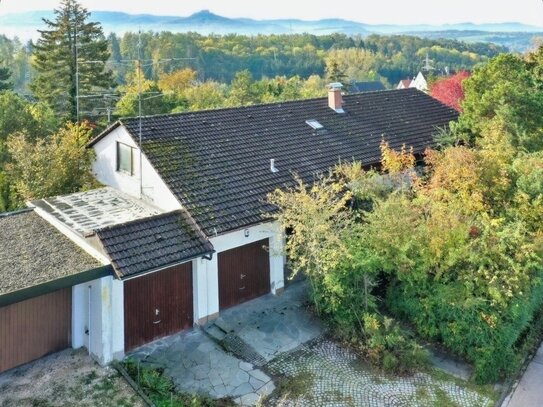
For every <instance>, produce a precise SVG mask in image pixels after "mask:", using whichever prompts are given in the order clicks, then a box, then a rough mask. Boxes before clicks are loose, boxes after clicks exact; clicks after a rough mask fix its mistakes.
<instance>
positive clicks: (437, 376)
mask: <svg viewBox="0 0 543 407" xmlns="http://www.w3.org/2000/svg"><path fill="white" fill-rule="evenodd" d="M428 374H429V375H430V376H431V377H432V379H434V380H440V381H444V382H453V383H454V384H456V385H457V386H458V387H462V388H465V389H468V390H471V391H474V392H475V393H478V394H480V395H481V396H485V397H487V398H489V399H490V400H491V401H492V403H490V404H491V405H494V404H495V403H496V402H497V401H498V398H499V396H500V394H499V393H498V392H497V391H496V390H494V386H493V385H492V384H477V383H474V382H472V381H465V380H462V379H459V378H458V377H455V376H452V375H450V374H448V373H446V372H444V371H443V370H440V369H428ZM438 390H439V391H442V390H441V389H436V396H437V395H438ZM445 395H446V394H445ZM452 405H453V406H455V404H452ZM445 406H447V407H448V406H449V405H447V404H445Z"/></svg>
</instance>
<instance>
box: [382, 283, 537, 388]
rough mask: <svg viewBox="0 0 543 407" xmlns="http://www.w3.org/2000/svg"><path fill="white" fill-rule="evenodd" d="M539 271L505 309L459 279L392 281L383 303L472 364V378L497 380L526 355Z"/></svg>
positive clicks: (534, 308) (514, 369)
mask: <svg viewBox="0 0 543 407" xmlns="http://www.w3.org/2000/svg"><path fill="white" fill-rule="evenodd" d="M542 278H543V272H541V273H540V274H539V278H538V280H536V284H534V285H533V286H532V289H531V292H529V293H524V295H523V296H522V297H520V298H516V299H515V300H513V301H511V303H510V305H509V306H508V307H507V308H505V309H503V310H502V309H497V308H495V307H494V308H493V307H491V306H490V305H489V304H488V303H487V302H486V301H483V300H481V299H477V298H476V297H474V296H473V295H471V293H470V291H469V290H468V289H467V288H466V287H465V286H464V285H462V284H460V283H458V282H454V283H446V284H438V283H428V284H426V285H411V284H407V283H402V282H395V283H394V284H392V285H391V286H390V287H389V289H388V293H387V304H388V306H389V308H390V310H391V312H392V313H393V314H395V315H396V316H398V317H401V318H404V319H407V320H409V321H411V322H412V323H413V324H414V325H415V327H416V329H417V331H418V332H419V333H420V334H421V335H422V336H424V337H426V338H429V339H431V340H436V341H439V342H441V343H443V344H444V345H445V346H446V347H447V348H448V349H450V350H451V351H453V352H454V353H456V354H458V355H461V356H463V357H465V358H466V359H467V360H468V361H470V362H472V363H473V364H474V377H473V378H474V380H475V381H476V382H478V383H489V382H495V381H497V380H499V379H500V378H503V377H504V376H506V375H511V374H514V373H515V372H516V371H517V370H518V369H519V367H520V365H521V363H522V360H523V359H524V356H525V355H524V354H523V353H522V352H521V349H524V348H523V346H522V345H523V340H524V338H526V337H527V336H529V332H530V330H531V329H535V328H536V327H535V326H534V325H531V322H532V320H533V319H534V317H535V316H536V315H537V314H538V312H539V311H540V310H541V307H542V305H543V284H541V279H542Z"/></svg>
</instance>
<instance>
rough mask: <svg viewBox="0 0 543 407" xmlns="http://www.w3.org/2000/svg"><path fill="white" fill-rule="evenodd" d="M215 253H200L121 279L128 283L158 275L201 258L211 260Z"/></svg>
mask: <svg viewBox="0 0 543 407" xmlns="http://www.w3.org/2000/svg"><path fill="white" fill-rule="evenodd" d="M213 253H215V250H213V251H210V252H206V253H200V254H198V255H196V256H192V257H188V258H186V259H184V260H181V261H178V262H176V263H172V264H168V265H167V266H162V267H158V268H154V269H151V270H147V271H142V272H141V273H137V274H131V275H129V276H126V277H121V278H120V279H121V280H122V281H128V280H132V279H134V278H138V277H143V276H146V275H147V274H151V273H156V272H157V271H162V270H166V269H169V268H171V267H175V266H180V265H181V264H185V263H188V262H189V261H192V260H194V259H197V258H199V257H202V258H204V259H206V260H211V259H212V258H213Z"/></svg>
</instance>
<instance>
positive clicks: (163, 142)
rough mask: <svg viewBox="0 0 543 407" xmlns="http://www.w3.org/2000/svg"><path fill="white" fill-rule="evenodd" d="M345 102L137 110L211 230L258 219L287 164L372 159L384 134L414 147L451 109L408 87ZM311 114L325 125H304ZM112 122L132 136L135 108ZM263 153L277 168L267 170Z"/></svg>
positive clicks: (286, 180)
mask: <svg viewBox="0 0 543 407" xmlns="http://www.w3.org/2000/svg"><path fill="white" fill-rule="evenodd" d="M343 107H344V110H345V113H344V114H338V113H336V112H335V111H333V110H332V109H330V108H329V107H328V102H327V99H326V98H319V99H310V100H303V101H294V102H286V103H275V104H267V105H257V106H249V107H240V108H230V109H219V110H210V111H202V112H194V113H181V114H170V115H158V116H148V117H144V118H143V119H142V134H141V136H142V143H143V151H144V153H145V155H146V156H147V157H148V159H149V160H150V162H151V164H152V166H153V167H154V168H155V169H156V170H157V172H158V173H159V174H160V176H161V177H162V179H163V180H164V182H165V183H166V185H167V186H168V187H169V189H170V190H171V191H172V193H173V194H174V195H175V196H176V197H177V199H178V200H179V201H180V202H181V203H182V205H183V206H184V207H185V208H186V209H187V210H188V212H189V213H190V214H191V216H192V217H193V218H194V219H195V220H196V222H197V223H198V225H199V226H200V227H201V228H202V230H203V231H204V233H205V234H206V235H207V236H212V235H214V234H216V233H223V232H226V231H230V230H234V229H238V228H243V227H246V226H248V225H251V224H255V223H258V222H261V221H263V220H264V219H265V216H266V214H267V213H269V211H272V210H274V208H273V207H272V206H270V205H269V204H267V203H266V202H265V199H266V195H267V194H268V193H269V192H271V191H273V190H274V189H276V188H279V187H283V186H285V185H289V184H291V183H292V173H293V172H296V173H297V174H299V175H300V176H301V177H302V178H304V179H306V180H308V181H309V180H311V179H312V177H313V176H314V175H315V174H316V173H319V172H323V171H327V170H328V169H329V168H330V167H332V166H333V165H335V164H337V163H338V161H339V160H340V159H341V160H353V159H354V160H359V161H361V162H362V163H363V164H364V165H373V164H378V163H379V162H380V158H381V155H380V149H379V144H380V142H381V139H382V138H383V137H384V138H385V139H386V140H387V141H388V142H389V144H390V146H391V147H392V148H399V147H401V146H402V145H403V144H406V145H407V146H412V147H413V149H414V152H415V153H422V152H423V151H424V150H425V149H426V148H427V147H429V146H433V145H434V140H433V135H434V134H435V133H436V130H437V128H440V127H446V126H448V123H449V122H450V121H452V120H456V119H457V117H458V113H457V112H456V111H455V110H453V109H450V108H449V107H447V106H445V105H443V104H441V103H440V102H438V101H436V100H435V99H433V98H431V97H430V96H428V95H426V94H425V93H423V92H420V91H418V90H416V89H409V90H391V91H382V92H369V93H359V94H353V95H348V96H345V97H344V105H343ZM309 119H315V120H317V121H318V122H320V123H321V124H322V126H323V129H322V130H318V131H317V130H314V129H313V128H311V127H310V126H309V125H308V124H307V123H306V121H307V120H309ZM119 125H124V126H126V128H127V130H128V132H129V133H130V134H131V135H132V137H133V138H134V140H135V141H136V143H138V140H139V131H138V125H139V119H138V118H131V119H123V120H122V121H121V122H119V123H117V124H116V125H115V126H114V127H116V126H119ZM114 127H113V128H114ZM108 131H111V129H110V130H106V132H104V133H103V134H102V135H101V136H99V138H97V139H96V140H99V139H100V138H101V137H104V136H105V135H107V134H108ZM96 140H95V141H94V142H96ZM91 144H92V143H91ZM270 159H274V160H275V166H276V167H277V169H278V170H279V171H278V172H275V173H272V172H271V171H270Z"/></svg>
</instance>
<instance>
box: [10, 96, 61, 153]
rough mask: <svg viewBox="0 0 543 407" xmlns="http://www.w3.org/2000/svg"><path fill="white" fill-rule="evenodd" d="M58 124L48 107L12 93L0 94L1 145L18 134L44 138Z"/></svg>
mask: <svg viewBox="0 0 543 407" xmlns="http://www.w3.org/2000/svg"><path fill="white" fill-rule="evenodd" d="M57 124H58V123H57V120H56V118H55V116H54V114H53V112H52V111H51V109H50V108H49V107H48V106H47V105H45V104H43V103H37V104H32V103H30V102H28V101H26V100H25V99H24V98H22V97H21V96H19V95H17V94H16V93H15V92H12V91H6V92H3V93H0V144H1V143H2V142H4V141H6V139H7V138H8V136H9V135H11V134H13V133H16V132H24V133H26V134H28V135H29V137H31V138H33V139H34V138H37V137H44V136H46V135H47V134H50V133H51V132H53V131H55V130H56V129H57ZM0 163H1V160H0Z"/></svg>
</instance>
